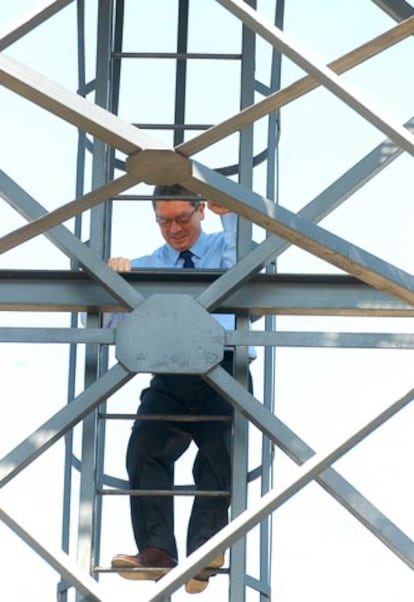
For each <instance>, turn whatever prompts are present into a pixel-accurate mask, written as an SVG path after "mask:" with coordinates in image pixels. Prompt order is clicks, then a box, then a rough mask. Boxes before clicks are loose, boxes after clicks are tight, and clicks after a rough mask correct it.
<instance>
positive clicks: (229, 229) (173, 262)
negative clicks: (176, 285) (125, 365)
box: [104, 213, 237, 330]
mask: <svg viewBox="0 0 414 602" xmlns="http://www.w3.org/2000/svg"><path fill="white" fill-rule="evenodd" d="M220 218H221V222H222V225H223V230H222V231H221V232H215V233H213V234H207V233H206V232H203V231H202V232H201V234H200V236H199V237H198V239H197V240H196V242H195V243H194V244H193V245H192V246H191V247H190V249H189V250H190V251H191V252H192V253H193V258H192V259H193V263H194V267H195V268H196V269H203V268H204V269H216V270H221V269H223V270H224V269H228V268H230V267H231V266H233V265H234V264H235V263H236V239H237V215H236V214H235V213H225V214H224V215H221V216H220ZM179 255H180V252H179V251H177V250H176V249H173V247H171V246H170V245H169V244H167V243H165V244H163V245H162V246H161V247H159V248H158V249H156V250H155V251H154V252H153V253H151V254H150V255H143V256H142V257H138V258H136V259H132V260H131V267H132V268H133V269H134V268H182V267H183V263H184V260H183V259H180V258H179ZM127 315H128V314H125V313H113V314H106V315H105V317H104V326H106V327H112V326H115V325H116V324H117V323H118V322H119V321H120V320H122V319H124V318H126V316H127ZM213 315H214V317H215V318H216V320H217V321H218V322H220V324H221V325H222V326H223V328H225V329H226V330H234V316H233V315H232V314H213Z"/></svg>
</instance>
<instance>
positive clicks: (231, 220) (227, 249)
mask: <svg viewBox="0 0 414 602" xmlns="http://www.w3.org/2000/svg"><path fill="white" fill-rule="evenodd" d="M220 217H221V223H222V225H223V233H224V253H223V258H222V263H223V268H225V269H228V268H231V267H232V266H233V265H234V264H235V263H236V245H237V215H236V214H235V213H224V214H223V215H221V216H220Z"/></svg>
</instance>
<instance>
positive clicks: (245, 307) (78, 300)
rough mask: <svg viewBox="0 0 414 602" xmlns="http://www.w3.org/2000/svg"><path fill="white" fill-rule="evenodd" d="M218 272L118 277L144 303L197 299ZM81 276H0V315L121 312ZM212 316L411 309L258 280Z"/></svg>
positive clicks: (378, 295)
mask: <svg viewBox="0 0 414 602" xmlns="http://www.w3.org/2000/svg"><path fill="white" fill-rule="evenodd" d="M222 273H223V272H221V271H215V270H200V271H198V270H191V272H185V273H184V272H181V271H179V270H177V271H176V272H175V273H171V272H169V271H168V270H151V271H150V270H136V271H134V272H130V273H126V274H123V277H124V278H125V280H127V281H128V282H129V284H130V285H131V286H132V287H133V288H134V289H135V290H136V291H137V292H139V293H140V294H141V295H142V296H143V298H144V299H147V298H149V297H150V296H151V295H154V294H177V295H182V294H186V295H190V296H193V297H198V296H199V295H201V293H202V292H203V291H204V290H206V288H207V287H208V286H209V285H210V284H211V283H212V282H214V281H215V280H216V279H217V278H218V277H219V276H220V275H221V274H222ZM126 310H127V308H126V307H125V306H123V305H122V304H121V303H120V301H118V300H116V299H115V298H114V297H112V296H111V295H110V293H109V292H108V291H106V290H104V288H103V287H101V286H100V285H99V284H98V283H97V282H95V281H94V280H93V279H92V278H91V277H90V276H88V274H86V273H85V272H70V271H64V270H62V271H54V270H0V311H43V312H45V311H46V312H47V311H59V312H71V311H75V312H76V311H79V312H80V311H89V312H96V313H98V312H110V311H126ZM215 311H216V312H217V313H220V312H222V313H238V314H243V313H246V312H248V313H250V314H259V315H265V314H275V315H277V314H280V315H318V316H388V317H404V316H410V317H412V316H413V315H414V307H413V306H412V305H411V304H409V303H405V302H404V301H402V300H401V299H397V298H395V297H393V296H392V295H390V294H389V293H387V292H385V291H380V290H378V289H375V288H373V287H371V286H369V285H368V284H364V283H363V282H361V281H359V280H358V279H357V278H354V277H352V276H346V275H344V276H342V275H309V274H306V275H299V274H293V275H292V274H286V275H281V274H278V275H271V274H257V275H256V276H254V277H252V278H251V279H250V280H249V282H247V283H244V284H242V285H241V286H240V288H239V289H238V290H237V291H234V292H233V293H232V294H231V295H230V296H229V297H228V298H227V299H226V300H224V301H223V302H222V303H221V304H220V305H219V307H218V308H216V309H215Z"/></svg>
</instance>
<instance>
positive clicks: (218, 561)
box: [185, 554, 224, 594]
mask: <svg viewBox="0 0 414 602" xmlns="http://www.w3.org/2000/svg"><path fill="white" fill-rule="evenodd" d="M223 564H224V554H218V556H216V557H215V558H213V560H212V561H211V562H210V563H209V565H208V567H207V569H219V568H221V567H222V566H223ZM205 572H206V576H204V575H203V574H202V573H201V574H200V575H199V576H200V577H201V578H200V579H197V577H192V578H191V579H189V580H188V581H187V583H186V584H185V591H186V592H187V594H201V592H203V591H204V590H205V589H207V587H208V581H209V577H212V576H213V575H212V574H211V572H210V571H209V570H207V571H205Z"/></svg>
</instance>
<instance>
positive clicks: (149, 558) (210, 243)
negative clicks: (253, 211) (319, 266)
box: [107, 185, 237, 593]
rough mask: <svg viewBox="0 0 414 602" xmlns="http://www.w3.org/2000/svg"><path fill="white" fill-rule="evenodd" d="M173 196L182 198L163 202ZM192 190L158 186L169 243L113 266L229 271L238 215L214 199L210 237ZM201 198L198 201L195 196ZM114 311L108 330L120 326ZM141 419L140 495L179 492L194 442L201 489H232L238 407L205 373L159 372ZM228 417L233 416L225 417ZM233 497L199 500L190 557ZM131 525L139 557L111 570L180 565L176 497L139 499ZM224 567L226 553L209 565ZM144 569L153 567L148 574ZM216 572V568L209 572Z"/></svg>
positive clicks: (125, 558)
mask: <svg viewBox="0 0 414 602" xmlns="http://www.w3.org/2000/svg"><path fill="white" fill-rule="evenodd" d="M165 196H171V197H173V198H175V199H177V200H162V199H163V198H164V197H165ZM191 196H192V195H191V193H190V192H188V191H187V190H185V189H184V188H182V187H181V186H178V185H176V186H157V187H156V189H155V191H154V198H155V200H154V201H153V208H154V212H155V219H156V221H157V223H158V225H159V228H160V231H161V234H162V236H163V238H164V240H165V244H164V245H163V246H161V247H160V248H159V249H157V250H156V251H154V252H153V253H152V254H151V255H146V256H144V257H140V258H138V259H134V260H132V261H130V260H128V259H126V258H123V257H118V258H112V259H110V260H109V261H108V264H109V265H110V266H111V267H112V268H113V269H114V270H117V271H128V270H131V268H143V267H151V268H160V267H164V268H165V267H166V268H183V267H196V268H216V269H222V268H229V267H231V266H232V265H233V264H234V262H235V257H236V223H237V222H236V216H235V215H234V214H232V213H230V212H229V211H228V210H227V209H226V208H224V207H222V206H220V205H217V204H215V203H213V202H208V207H209V209H210V210H212V211H214V212H215V213H216V214H219V215H220V216H221V219H222V223H223V227H224V230H223V231H222V232H218V233H214V234H207V233H205V232H203V230H202V227H201V222H202V220H203V219H204V215H205V204H204V203H203V202H201V201H199V200H191V198H190V200H188V199H187V200H186V197H191ZM193 198H194V196H193ZM216 317H217V319H218V320H219V321H220V322H221V323H222V325H223V326H224V327H225V328H230V329H232V328H233V327H234V324H233V322H234V318H233V316H228V315H221V316H216ZM117 319H119V316H117V315H116V314H112V315H110V316H109V320H107V325H108V326H111V325H113V324H115V323H116V320H117ZM222 366H223V367H224V368H225V369H226V370H227V371H228V372H230V373H232V369H233V357H232V351H225V354H224V359H223V361H222ZM137 413H138V417H137V420H136V422H135V424H134V426H133V428H132V433H131V436H130V440H129V444H128V450H127V471H128V476H129V481H130V487H131V489H134V490H172V489H173V484H174V483H173V480H174V463H175V462H176V460H177V459H178V458H179V457H180V456H181V455H182V454H183V453H184V452H185V450H186V449H187V448H188V447H189V445H190V443H191V441H194V442H195V444H196V445H197V447H198V453H197V456H196V459H195V462H194V466H193V476H194V481H195V485H196V489H197V490H200V491H221V492H225V491H227V492H229V491H230V488H231V416H232V406H231V405H230V404H229V403H228V402H227V401H225V400H224V399H223V398H222V397H221V396H220V395H219V394H218V393H217V392H216V391H214V389H212V388H211V387H210V386H209V385H208V384H207V383H206V382H205V381H204V380H203V379H202V378H201V377H200V376H198V375H183V374H156V375H154V376H153V378H152V380H151V383H150V385H149V387H148V388H146V389H145V390H144V391H143V392H142V393H141V403H140V405H139V407H138V412H137ZM149 414H150V415H154V414H158V415H159V414H170V415H177V416H180V415H181V416H184V417H185V416H189V415H191V416H193V415H202V416H206V415H215V416H223V418H224V419H223V420H219V421H217V420H215V421H214V420H212V421H205V420H204V421H198V422H197V421H185V420H183V421H177V420H175V421H167V420H145V419H142V417H143V416H145V415H149ZM226 417H227V418H228V419H227V420H226ZM229 502H230V500H229V496H228V495H227V496H226V495H219V496H202V495H200V496H195V498H194V502H193V507H192V512H191V517H190V521H189V525H188V532H187V553H188V554H191V553H192V552H193V551H194V550H196V549H197V548H198V547H199V546H201V545H202V544H203V543H204V542H205V541H207V540H208V539H209V538H210V537H212V536H213V535H214V534H215V533H217V531H219V530H220V529H221V528H222V527H224V526H225V525H226V524H227V521H228V507H229ZM130 504H131V520H132V527H133V532H134V537H135V541H136V544H137V548H138V550H139V552H138V554H136V555H133V556H130V555H126V554H118V555H117V556H115V557H114V558H113V559H112V566H113V567H116V568H118V569H122V568H134V567H138V568H140V569H141V570H140V571H135V572H134V571H129V572H128V571H124V572H122V571H120V574H121V575H122V576H123V577H125V578H129V579H154V578H155V579H158V578H160V577H162V576H163V575H164V574H165V573H166V571H167V570H168V569H170V568H173V567H174V566H176V564H177V546H176V541H175V536H174V516H173V497H172V496H169V495H167V496H165V495H164V496H152V495H151V496H146V495H143V496H140V495H132V496H131V498H130ZM223 563H224V555H223V554H220V555H219V556H218V557H217V558H215V559H214V560H213V561H212V563H211V564H210V566H209V568H213V569H214V568H219V567H221V566H222V565H223ZM145 569H148V570H147V571H146V570H145ZM208 574H209V572H203V573H201V574H199V575H197V576H196V577H195V578H193V579H190V580H189V581H188V582H187V583H186V591H187V592H188V593H198V592H201V591H203V590H204V589H205V588H206V587H207V585H208ZM210 574H211V571H210Z"/></svg>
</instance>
